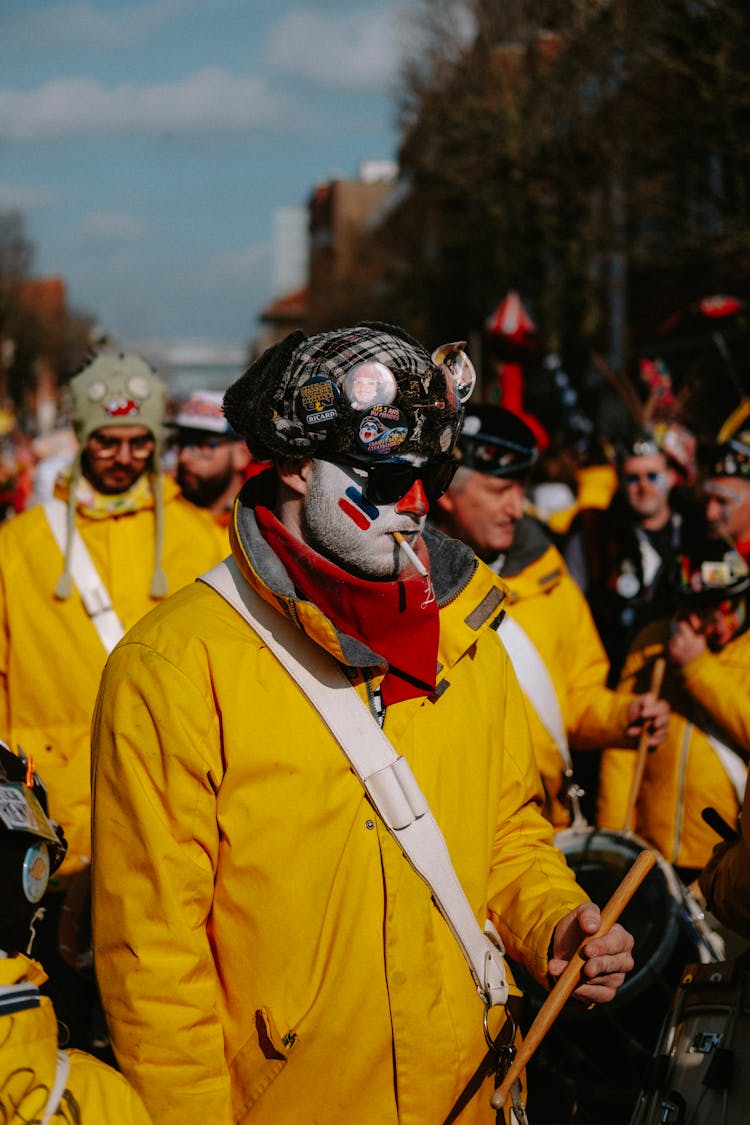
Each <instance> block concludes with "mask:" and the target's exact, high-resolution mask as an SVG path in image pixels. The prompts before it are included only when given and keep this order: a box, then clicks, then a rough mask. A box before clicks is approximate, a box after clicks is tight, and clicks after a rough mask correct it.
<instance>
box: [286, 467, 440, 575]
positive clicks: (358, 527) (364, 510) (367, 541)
mask: <svg viewBox="0 0 750 1125" xmlns="http://www.w3.org/2000/svg"><path fill="white" fill-rule="evenodd" d="M409 459H410V460H411V458H409ZM366 480H367V473H366V472H365V471H364V470H363V469H356V468H354V467H352V466H349V465H334V464H332V463H331V462H329V461H318V460H315V461H313V469H312V474H311V476H310V477H309V478H308V485H309V487H308V490H307V495H306V496H305V499H304V503H303V510H302V533H303V536H304V538H305V541H306V542H307V543H309V545H310V546H311V547H314V548H315V550H316V551H318V552H319V553H320V554H321V555H325V556H326V558H329V559H331V561H332V562H335V563H337V564H338V565H339V566H340V567H342V569H344V570H348V571H350V572H351V573H352V574H357V575H359V576H360V577H363V578H380V579H391V580H392V579H395V578H396V577H397V576H398V574H399V571H400V570H401V569H402V568H403V566H404V565H406V560H405V558H404V554H403V552H402V551H401V550H400V548H399V546H398V544H397V543H396V541H395V540H394V538H393V532H394V531H400V532H401V533H402V534H403V535H404V538H405V539H406V540H407V541H408V542H409V543H410V544H411V545H413V544H414V542H415V541H416V540H417V539H418V538H419V536H420V535H421V533H422V529H423V527H424V524H425V519H426V516H427V512H426V504H424V503H422V502H420V501H419V500H418V499H417V498H415V500H414V502H410V501H409V499H408V497H409V496H411V493H409V494H407V497H403V498H402V499H401V500H399V501H397V502H396V504H380V505H377V506H376V505H374V504H370V503H369V502H368V501H367V500H365V499H363V497H362V488H363V486H364V484H365V481H366ZM419 492H421V489H419ZM397 509H398V510H397Z"/></svg>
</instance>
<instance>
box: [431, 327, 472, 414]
mask: <svg viewBox="0 0 750 1125" xmlns="http://www.w3.org/2000/svg"><path fill="white" fill-rule="evenodd" d="M465 347H466V341H465V340H456V341H454V342H453V343H452V344H441V346H440V347H439V348H436V349H435V351H434V352H433V353H432V356H431V357H430V358H431V359H432V362H433V363H434V364H435V366H436V367H440V368H441V369H442V371H443V373H444V374H445V387H446V392H447V394H448V400H449V402H450V405H451V406H452V407H453V409H454V410H457V409H458V408H459V407H461V406H463V404H464V403H465V402H468V400H469V399H470V398H471V393H472V391H473V390H474V387H475V386H476V381H477V373H476V371H475V370H474V364H473V363H472V362H471V360H470V359H469V357H468V356H467V354H466V352H465V351H464V350H463V349H464V348H465Z"/></svg>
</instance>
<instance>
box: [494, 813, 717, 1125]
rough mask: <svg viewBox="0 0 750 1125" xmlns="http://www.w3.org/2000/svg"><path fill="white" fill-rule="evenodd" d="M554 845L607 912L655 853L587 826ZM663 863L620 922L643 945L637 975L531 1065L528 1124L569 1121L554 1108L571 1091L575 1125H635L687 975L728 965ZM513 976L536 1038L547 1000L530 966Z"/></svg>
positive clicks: (568, 1027)
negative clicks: (694, 967)
mask: <svg viewBox="0 0 750 1125" xmlns="http://www.w3.org/2000/svg"><path fill="white" fill-rule="evenodd" d="M555 844H556V845H557V847H559V848H560V850H561V851H562V852H563V854H564V855H565V858H566V860H567V863H568V866H569V867H570V868H571V870H572V871H573V872H574V874H575V876H576V878H577V880H578V882H579V883H580V884H581V886H582V887H583V888H584V890H585V891H586V892H587V893H588V895H589V898H591V900H592V901H593V902H596V903H597V904H598V905H599V906H602V905H603V904H604V903H605V902H606V901H607V899H608V897H609V896H610V895H611V894H612V893H613V891H614V889H615V887H616V886H617V885H618V883H619V882H620V881H621V880H622V878H623V877H624V875H625V874H626V872H627V870H628V869H629V868H630V867H631V866H632V865H633V863H634V862H635V861H636V859H637V858H638V855H639V854H640V853H641V852H643V851H645V850H650V851H654V850H653V849H651V848H650V846H649V845H648V844H647V843H646V842H645V841H644V840H642V839H640V838H639V837H638V836H636V835H635V834H634V833H632V832H627V833H621V832H613V831H606V830H604V829H597V828H592V827H590V826H589V825H588V824H586V822H585V821H584V822H583V824H582V826H580V827H576V828H568V829H565V830H564V831H562V832H558V833H557V835H556V836H555ZM654 854H655V855H656V863H655V865H654V867H653V868H652V869H651V871H650V872H649V873H648V875H647V876H646V878H645V879H644V881H643V884H642V886H641V890H640V892H639V894H638V895H637V896H636V897H635V898H634V900H633V901H632V902H631V903H630V904H629V906H627V907H626V908H625V910H624V911H623V914H622V917H621V919H620V921H621V923H622V925H623V926H624V927H625V929H627V930H629V932H630V933H631V934H632V935H633V937H634V939H635V948H634V951H633V956H634V958H635V962H636V965H635V968H634V969H633V970H632V972H631V973H629V974H628V977H627V978H626V980H625V983H624V984H623V985H622V987H621V988H620V989H619V990H618V993H617V995H616V996H615V998H614V999H613V1000H612V1001H611V1002H610V1003H608V1004H603V1005H599V1006H597V1007H596V1008H595V1009H594V1010H593V1011H591V1012H587V1011H586V1010H585V1009H584V1008H583V1005H578V1004H570V1005H567V1006H566V1007H565V1009H564V1010H563V1011H562V1012H561V1014H560V1016H559V1018H558V1019H557V1021H556V1023H555V1025H554V1026H553V1027H552V1029H551V1031H550V1034H549V1037H548V1041H547V1042H545V1043H543V1044H542V1045H541V1047H540V1049H539V1051H538V1053H537V1054H536V1055H535V1057H534V1058H533V1059H532V1061H531V1064H530V1068H529V1102H528V1114H529V1118H530V1120H532V1121H533V1122H535V1125H536V1122H537V1121H538V1122H539V1123H540V1125H547V1121H546V1120H545V1114H546V1113H549V1118H548V1121H550V1122H552V1121H553V1122H555V1123H557V1122H560V1121H561V1120H567V1119H563V1118H560V1116H559V1115H558V1109H559V1106H558V1109H556V1107H555V1102H556V1101H557V1102H559V1101H560V1099H561V1098H562V1097H567V1090H569V1089H570V1088H571V1086H572V1088H573V1089H574V1091H575V1101H576V1105H577V1109H576V1111H575V1117H574V1118H573V1117H571V1120H574V1121H575V1125H602V1123H603V1122H606V1125H628V1123H629V1121H630V1115H631V1113H632V1111H633V1106H634V1105H635V1104H636V1101H637V1099H638V1096H639V1094H640V1091H641V1089H642V1087H643V1081H644V1074H645V1073H646V1071H647V1070H648V1068H649V1066H650V1065H651V1060H652V1056H653V1052H654V1049H655V1046H656V1044H657V1042H658V1038H659V1034H660V1032H661V1029H662V1025H663V1022H664V1018H665V1015H666V1013H667V1012H668V1011H669V1008H670V1005H671V1003H672V1000H673V997H674V990H675V988H676V986H677V984H678V983H679V981H680V979H681V976H682V972H683V969H684V967H685V965H686V964H688V963H691V962H700V963H703V964H707V965H711V966H713V964H714V963H715V962H718V961H721V960H723V956H724V953H723V950H724V946H723V942H722V940H721V938H720V936H719V935H718V934H716V933H715V932H714V931H713V930H712V929H711V928H710V926H709V924H708V922H707V921H706V918H705V915H704V914H703V912H702V910H701V909H700V907H699V905H698V903H697V902H696V901H695V900H694V899H693V897H692V895H691V893H690V891H689V890H688V889H687V888H686V887H684V886H683V884H682V883H681V881H680V880H679V878H678V877H677V874H676V872H675V870H674V868H673V867H672V865H671V864H669V863H668V862H667V861H666V860H665V859H664V857H663V856H661V855H660V854H659V853H658V852H655V851H654ZM512 969H513V975H514V977H515V979H516V982H517V983H518V985H519V987H520V988H521V989H523V991H524V994H525V1008H526V1010H525V1012H524V1015H523V1019H522V1029H523V1031H524V1033H525V1034H528V1032H527V1031H526V1028H527V1027H528V1026H529V1023H530V1021H531V1020H532V1019H533V1017H534V1015H535V1013H536V1012H537V1011H538V1009H539V1007H540V1006H541V1004H542V1003H543V1000H544V997H545V996H546V993H544V992H543V990H542V988H541V987H540V985H539V984H537V982H536V981H534V980H533V979H532V978H531V977H530V976H529V974H528V973H526V972H525V970H524V969H523V968H522V966H520V965H518V964H517V963H515V962H514V963H513V964H512ZM542 1076H543V1077H542ZM542 1082H543V1084H544V1086H545V1090H544V1091H542V1090H541V1088H540V1084H541V1083H542ZM547 1087H549V1089H550V1091H551V1094H550V1095H548V1094H547V1092H546V1088H547ZM555 1087H558V1088H559V1090H558V1091H557V1092H555ZM558 1095H559V1096H558ZM649 1125H651V1123H649Z"/></svg>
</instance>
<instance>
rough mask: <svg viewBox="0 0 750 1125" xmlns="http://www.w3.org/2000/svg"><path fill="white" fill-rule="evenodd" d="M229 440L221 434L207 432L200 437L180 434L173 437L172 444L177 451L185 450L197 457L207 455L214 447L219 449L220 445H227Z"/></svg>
mask: <svg viewBox="0 0 750 1125" xmlns="http://www.w3.org/2000/svg"><path fill="white" fill-rule="evenodd" d="M231 440H232V439H231V438H228V437H226V436H225V435H223V434H207V435H205V436H203V435H201V436H200V437H184V436H180V437H176V438H174V439H173V441H172V445H173V446H174V448H175V449H177V450H178V451H179V452H182V451H183V450H187V451H188V452H189V453H194V454H197V455H198V456H199V457H208V456H209V455H210V454H211V453H213V451H214V450H215V449H220V448H221V446H222V445H228V444H229V442H230V441H231Z"/></svg>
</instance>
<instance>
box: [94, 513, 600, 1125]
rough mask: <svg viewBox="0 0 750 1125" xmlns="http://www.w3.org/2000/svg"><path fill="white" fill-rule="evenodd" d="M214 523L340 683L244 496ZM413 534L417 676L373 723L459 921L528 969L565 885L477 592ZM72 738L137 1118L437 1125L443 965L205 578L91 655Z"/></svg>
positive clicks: (395, 851)
mask: <svg viewBox="0 0 750 1125" xmlns="http://www.w3.org/2000/svg"><path fill="white" fill-rule="evenodd" d="M235 521H236V523H235V527H234V528H233V531H232V535H233V551H234V554H235V557H236V558H237V560H238V562H239V564H240V566H241V567H242V569H243V572H244V573H245V575H246V577H247V578H248V580H249V581H250V582H251V583H252V584H253V585H254V586H255V588H256V589H257V590H258V591H259V592H260V593H261V595H262V596H263V597H265V598H266V599H267V600H268V601H269V602H270V603H271V604H272V605H275V606H276V607H277V608H278V609H279V611H280V612H284V613H285V614H289V615H290V616H291V618H292V620H296V621H297V622H298V623H299V624H300V625H301V626H302V627H303V628H304V629H305V630H306V631H307V633H308V634H309V635H310V636H311V637H313V638H314V639H315V640H316V641H317V642H318V643H319V644H321V645H322V646H323V647H324V648H326V649H327V650H328V651H329V652H331V653H332V654H333V655H334V656H336V657H337V658H338V659H339V660H343V662H344V663H345V664H347V665H348V666H349V667H350V668H351V674H352V677H353V682H356V683H357V685H358V686H357V690H358V691H359V692H360V693H361V694H363V695H364V691H365V687H364V684H363V683H362V674H363V671H366V670H367V669H369V672H370V674H371V675H372V676H373V679H374V680H376V681H379V680H380V679H381V678H382V674H383V668H382V666H380V665H379V663H378V661H379V658H378V657H377V656H376V655H375V654H374V653H370V652H369V650H367V649H366V648H364V646H362V645H359V653H360V660H359V662H357V661H355V660H353V659H352V658H351V653H352V649H351V647H350V646H351V641H350V640H349V639H348V638H346V637H343V636H342V635H341V634H338V633H337V632H336V630H335V629H334V628H333V626H332V625H331V623H330V621H329V620H328V619H327V618H325V617H323V616H322V614H321V613H320V611H319V610H317V608H316V607H315V606H314V605H312V604H311V603H309V602H300V601H298V600H296V599H295V597H294V594H293V590H292V589H291V583H290V582H289V579H288V578H287V576H286V573H285V572H284V573H282V574H280V573H279V571H280V569H281V568H280V567H279V563H278V560H277V559H276V556H274V555H272V553H271V552H270V549H269V548H268V547H267V545H266V544H265V541H264V540H263V539H262V538H261V537H260V535H259V533H258V532H257V528H256V527H255V524H254V517H253V516H252V512H251V510H250V509H249V508H245V507H243V506H242V505H238V507H237V508H236V509H235ZM239 523H242V524H243V530H242V532H241V535H242V544H240V541H239V538H238V535H237V525H238V524H239ZM429 544H430V552H431V558H432V561H433V579H434V583H435V590H436V592H437V595H438V601H439V603H440V605H441V606H442V608H441V640H440V650H439V660H440V664H441V665H442V670H441V673H440V678H439V685H442V690H441V687H440V686H439V688H438V692H436V694H435V696H433V697H430V698H425V697H422V698H418V699H409V700H406V701H403V702H400V703H398V704H394V705H393V706H391V707H390V708H389V709H388V711H387V713H386V717H385V726H384V730H385V733H386V734H387V735H388V736H389V738H390V740H391V742H392V743H393V744H394V746H395V747H396V748H397V750H398V751H399V752H400V753H402V754H403V755H405V757H406V758H407V759H408V760H409V762H410V764H411V766H412V768H413V770H414V773H415V774H416V777H417V780H418V782H419V784H420V786H421V787H422V789H423V791H424V793H425V795H426V797H427V799H428V801H429V804H430V806H431V808H432V811H433V813H434V814H435V816H436V819H437V821H438V823H439V824H440V826H441V828H442V831H443V834H444V835H445V837H446V839H447V844H448V848H449V850H450V853H451V856H452V858H453V863H454V865H455V867H456V870H457V872H458V874H459V877H460V879H461V882H462V884H463V887H464V889H465V891H466V893H467V895H468V898H469V901H470V902H471V903H472V905H473V907H474V909H475V912H476V916H477V918H478V919H479V920H483V919H484V918H485V917H486V916H487V914H489V915H490V916H491V917H492V918H493V920H494V921H495V923H496V925H497V927H498V929H499V930H500V933H501V935H502V938H503V940H504V942H505V944H506V946H507V948H508V950H509V951H510V952H511V954H512V955H513V956H514V957H517V958H520V959H521V960H522V961H523V962H524V963H525V964H527V965H528V966H529V968H530V969H531V971H532V972H533V973H534V975H535V976H536V977H537V978H538V979H539V980H540V981H544V979H545V973H546V966H547V951H548V946H549V943H550V940H551V937H552V933H553V929H554V927H555V925H556V924H557V922H558V921H559V919H560V918H561V917H562V916H563V915H564V914H566V913H567V912H568V911H569V910H571V909H573V908H574V907H575V906H577V905H579V904H580V903H582V902H584V901H586V896H585V894H584V893H583V891H582V890H581V888H580V887H578V886H577V884H576V883H575V882H574V879H573V876H572V874H571V872H570V870H569V869H568V867H567V865H566V864H565V860H564V858H563V857H562V855H561V854H560V853H559V852H558V851H557V850H556V849H555V848H554V847H552V846H551V830H550V826H549V824H548V823H547V822H546V821H545V820H544V818H543V817H542V816H541V815H540V803H541V786H540V782H539V775H538V773H537V770H536V766H535V764H534V759H533V755H532V751H531V746H530V743H529V736H528V728H527V724H526V719H525V715H524V707H523V701H522V699H521V696H520V692H519V690H518V686H517V683H516V681H515V678H514V676H513V673H512V669H511V668H510V666H509V662H508V659H507V657H506V655H505V652H504V649H503V648H502V646H501V645H500V643H499V640H498V637H497V635H496V633H495V631H494V629H493V628H492V627H491V626H492V623H493V621H494V620H495V619H496V618H497V615H498V612H499V610H500V606H501V603H502V597H503V593H502V586H501V583H500V582H499V580H498V579H497V578H496V577H495V576H494V575H493V574H492V573H491V572H490V571H489V570H487V569H486V568H485V567H483V566H482V565H481V564H480V565H478V566H477V564H476V561H475V560H474V559H473V556H472V555H471V552H469V551H468V548H466V547H464V546H463V545H460V544H454V543H451V541H448V540H445V539H444V537H442V536H437V537H435V536H434V533H433V535H431V536H430V538H429ZM446 545H448V546H446ZM456 550H458V551H459V552H461V553H463V554H462V555H461V556H460V557H459V558H458V565H456ZM274 560H275V568H274V565H273V564H274ZM363 650H364V652H363ZM345 653H348V658H347V657H346V656H345ZM355 665H357V666H356V667H355ZM93 747H94V764H93V769H94V948H95V957H96V966H97V977H98V980H99V984H100V988H101V992H102V996H103V1002H104V1008H105V1011H106V1013H107V1018H108V1023H109V1027H110V1033H111V1036H112V1042H113V1046H114V1048H115V1051H116V1054H117V1058H118V1061H119V1063H120V1065H121V1067H122V1069H123V1071H124V1073H125V1074H126V1075H127V1076H128V1077H129V1078H130V1080H131V1081H132V1082H133V1084H134V1085H135V1086H136V1088H137V1089H138V1090H139V1091H140V1092H141V1094H142V1096H143V1098H144V1101H145V1103H146V1105H147V1106H148V1107H149V1110H150V1112H151V1113H152V1115H154V1116H155V1117H156V1119H157V1120H159V1122H160V1125H185V1123H186V1122H201V1123H202V1122H205V1123H209V1122H210V1125H229V1123H231V1122H246V1121H248V1122H249V1121H253V1122H256V1121H257V1122H266V1123H268V1125H313V1123H322V1125H351V1123H352V1122H356V1123H357V1125H440V1123H441V1122H442V1121H443V1120H444V1119H445V1117H446V1116H447V1114H448V1112H449V1111H450V1109H451V1107H452V1106H453V1104H454V1102H455V1101H456V1099H457V1098H458V1097H459V1095H460V1094H461V1092H462V1091H463V1089H464V1087H465V1086H466V1084H467V1083H468V1082H469V1079H470V1078H471V1077H472V1075H473V1074H474V1072H475V1070H476V1069H477V1067H478V1065H479V1063H480V1061H481V1060H482V1059H483V1057H484V1055H485V1053H486V1045H485V1041H484V1037H483V1032H482V1011H483V1006H482V1003H481V1001H480V999H479V998H478V996H477V994H476V989H475V987H474V984H473V981H472V978H471V975H470V973H469V970H468V968H467V965H466V963H465V961H464V958H463V955H462V953H461V951H460V949H459V947H458V945H457V944H456V941H455V939H454V938H453V936H452V934H451V932H450V931H449V929H448V926H447V925H446V923H445V922H444V921H443V919H442V917H441V916H440V914H439V913H438V911H437V909H436V907H435V906H434V904H433V902H432V900H431V897H430V892H429V890H428V888H427V886H426V885H425V884H424V883H423V882H422V881H421V879H420V878H419V877H418V876H417V875H416V874H415V872H414V871H413V869H412V868H411V867H410V865H409V863H408V862H407V861H406V860H405V858H404V857H403V855H402V853H401V852H400V850H399V848H398V847H397V845H396V844H395V843H394V842H393V840H392V838H391V837H390V836H389V834H388V833H387V831H386V830H385V829H384V828H383V827H382V825H381V824H380V822H379V820H378V817H377V815H376V814H375V812H374V811H373V809H372V806H371V805H370V804H369V803H368V801H367V799H366V798H365V796H364V791H363V789H362V786H361V784H360V782H359V781H358V780H357V778H356V777H355V776H354V774H353V773H352V771H351V769H350V768H349V765H348V762H347V760H346V758H345V756H344V753H343V751H342V750H341V748H340V747H339V745H338V744H337V743H336V742H335V741H334V740H333V738H332V736H331V735H330V734H329V732H328V730H327V728H326V727H325V726H324V723H323V721H322V720H321V718H320V717H319V715H318V714H317V712H316V710H315V708H314V707H313V705H312V704H311V703H310V701H309V700H308V699H307V697H306V696H303V695H302V694H301V692H300V690H299V689H298V687H297V686H296V684H295V683H294V682H293V681H292V680H291V679H290V678H289V676H288V675H287V673H286V672H285V671H284V670H283V669H282V668H281V666H280V665H279V663H278V661H277V660H276V658H275V657H274V656H273V655H272V654H271V653H269V651H268V650H267V649H266V648H265V647H264V646H263V644H262V643H261V642H260V641H259V639H258V638H257V636H256V635H255V634H254V633H253V632H252V630H251V629H250V628H249V626H248V625H247V623H246V622H245V621H244V620H243V619H242V618H241V617H240V616H239V615H238V614H237V613H236V612H235V611H234V610H233V609H232V608H231V607H230V606H229V605H228V604H227V603H226V602H225V601H224V600H223V599H222V598H221V597H220V596H219V595H218V594H216V593H215V592H214V591H213V590H212V589H210V588H209V587H207V586H206V585H205V584H203V583H200V582H197V583H195V584H194V585H193V586H191V587H189V588H188V589H185V590H182V591H181V592H180V593H178V594H177V595H175V596H174V597H172V598H170V599H169V600H168V601H167V602H165V603H164V604H163V605H161V606H159V607H158V608H157V609H156V610H155V611H154V612H153V613H151V614H149V615H148V617H147V618H145V619H144V620H143V621H141V622H140V623H139V624H138V625H137V626H136V627H135V629H133V630H132V631H131V633H130V634H129V636H128V637H127V638H126V639H125V640H124V641H123V642H121V644H120V645H119V646H118V648H117V649H116V650H115V651H114V653H113V654H112V656H111V657H110V659H109V662H108V665H107V668H106V670H105V673H104V676H103V680H102V686H101V690H100V693H99V699H98V704H97V712H96V716H95V719H94V726H93ZM500 1011H502V1010H500ZM498 1018H499V1016H498ZM493 1022H494V1021H493ZM490 1095H491V1083H488V1082H485V1083H484V1085H483V1086H482V1088H481V1090H480V1091H479V1092H478V1093H477V1094H476V1095H475V1096H474V1098H473V1099H472V1100H471V1102H470V1103H469V1106H468V1108H467V1109H465V1110H464V1112H463V1113H462V1115H461V1117H460V1119H459V1120H460V1121H461V1123H462V1125H479V1123H484V1125H491V1123H492V1125H494V1121H495V1114H494V1111H493V1110H491V1109H490Z"/></svg>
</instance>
